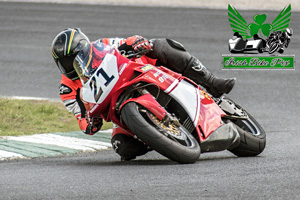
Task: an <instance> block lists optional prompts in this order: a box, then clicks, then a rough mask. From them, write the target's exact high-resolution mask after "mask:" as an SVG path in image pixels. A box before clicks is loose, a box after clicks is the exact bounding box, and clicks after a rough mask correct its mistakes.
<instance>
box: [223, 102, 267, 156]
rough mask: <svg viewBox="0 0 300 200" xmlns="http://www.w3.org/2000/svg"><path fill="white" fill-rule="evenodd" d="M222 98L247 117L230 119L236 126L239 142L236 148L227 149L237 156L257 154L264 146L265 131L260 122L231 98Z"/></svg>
mask: <svg viewBox="0 0 300 200" xmlns="http://www.w3.org/2000/svg"><path fill="white" fill-rule="evenodd" d="M224 100H227V101H230V102H231V104H233V105H234V106H235V110H237V111H238V113H245V114H246V115H247V116H248V118H247V119H234V118H232V119H230V121H231V122H232V123H233V124H234V125H235V126H236V128H237V131H238V132H239V134H240V138H241V140H240V144H239V146H238V147H237V148H235V149H231V150H229V151H230V152H231V153H233V154H235V155H236V156H239V157H249V156H257V155H259V154H260V153H261V152H263V150H264V149H265V146H266V133H265V131H264V130H263V128H262V127H261V126H260V124H259V123H258V122H257V121H256V120H255V119H254V117H252V116H251V115H250V114H249V113H248V112H247V111H245V110H244V109H243V108H242V107H241V106H239V105H237V104H235V103H234V102H233V101H232V100H231V99H229V98H227V97H224Z"/></svg>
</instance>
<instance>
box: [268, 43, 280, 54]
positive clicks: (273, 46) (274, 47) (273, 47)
mask: <svg viewBox="0 0 300 200" xmlns="http://www.w3.org/2000/svg"><path fill="white" fill-rule="evenodd" d="M278 48H279V44H278V43H277V42H274V43H271V45H270V48H269V54H272V53H275V52H276V51H277V50H278Z"/></svg>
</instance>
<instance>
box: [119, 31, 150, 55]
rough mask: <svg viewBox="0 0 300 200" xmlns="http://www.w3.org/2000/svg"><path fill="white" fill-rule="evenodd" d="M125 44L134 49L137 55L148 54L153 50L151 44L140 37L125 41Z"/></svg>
mask: <svg viewBox="0 0 300 200" xmlns="http://www.w3.org/2000/svg"><path fill="white" fill-rule="evenodd" d="M125 43H126V44H127V45H129V46H131V47H132V48H133V50H134V51H135V52H136V53H140V52H147V51H150V50H151V49H152V47H151V44H150V42H149V41H148V40H147V39H146V38H144V37H142V36H139V35H134V36H131V37H129V38H127V39H126V40H125Z"/></svg>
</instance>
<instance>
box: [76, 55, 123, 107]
mask: <svg viewBox="0 0 300 200" xmlns="http://www.w3.org/2000/svg"><path fill="white" fill-rule="evenodd" d="M118 80H119V74H118V65H117V58H116V56H114V55H112V54H107V55H106V56H105V57H104V59H103V61H102V62H101V64H100V65H99V66H98V67H97V68H96V70H94V72H93V74H92V75H91V76H90V78H89V79H88V80H86V81H85V83H83V85H82V88H81V90H82V93H81V97H82V99H83V101H85V102H89V103H97V104H101V103H102V102H103V101H104V100H105V99H106V98H107V97H108V96H109V94H110V92H111V91H112V89H113V88H114V86H115V84H116V83H117V82H118Z"/></svg>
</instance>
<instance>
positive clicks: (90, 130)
mask: <svg viewBox="0 0 300 200" xmlns="http://www.w3.org/2000/svg"><path fill="white" fill-rule="evenodd" d="M102 125H103V119H102V118H101V117H97V118H96V117H92V118H90V119H89V123H88V125H87V127H86V130H85V134H87V135H94V134H95V133H97V132H98V131H100V129H101V127H102Z"/></svg>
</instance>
